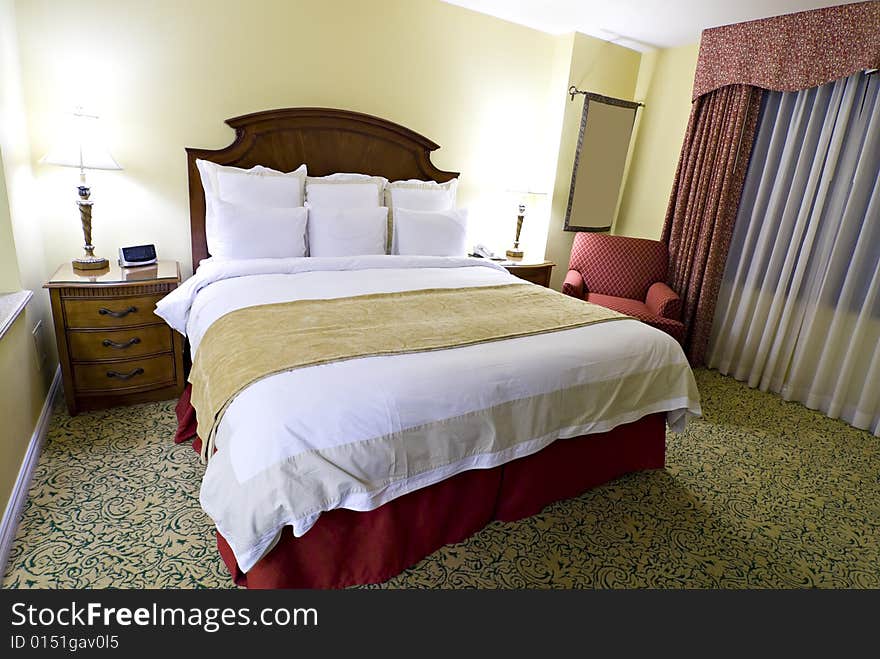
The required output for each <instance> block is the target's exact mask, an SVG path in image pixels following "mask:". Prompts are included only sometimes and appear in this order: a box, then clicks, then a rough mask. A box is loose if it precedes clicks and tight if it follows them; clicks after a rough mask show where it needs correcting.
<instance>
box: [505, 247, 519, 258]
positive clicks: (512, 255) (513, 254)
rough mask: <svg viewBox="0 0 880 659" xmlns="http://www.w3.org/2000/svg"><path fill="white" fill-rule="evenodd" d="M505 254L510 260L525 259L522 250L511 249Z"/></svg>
mask: <svg viewBox="0 0 880 659" xmlns="http://www.w3.org/2000/svg"><path fill="white" fill-rule="evenodd" d="M505 254H507V258H509V259H521V258H522V257H523V252H522V250H520V249H509V250H507V251H506V252H505Z"/></svg>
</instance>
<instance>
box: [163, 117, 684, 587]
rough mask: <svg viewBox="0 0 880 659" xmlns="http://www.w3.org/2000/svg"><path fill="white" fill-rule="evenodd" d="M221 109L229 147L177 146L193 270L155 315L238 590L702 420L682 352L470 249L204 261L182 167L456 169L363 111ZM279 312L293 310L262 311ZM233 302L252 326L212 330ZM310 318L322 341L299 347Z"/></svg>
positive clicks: (323, 582) (505, 501)
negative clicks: (171, 340) (175, 364)
mask: <svg viewBox="0 0 880 659" xmlns="http://www.w3.org/2000/svg"><path fill="white" fill-rule="evenodd" d="M227 123H228V124H229V125H230V126H231V127H232V128H234V129H235V132H236V137H235V140H234V142H233V143H232V144H231V145H230V146H228V147H226V148H224V149H220V150H216V151H210V150H204V149H187V156H188V167H189V170H188V171H189V192H190V225H191V234H192V258H193V267H194V270H195V275H194V277H192V278H191V279H190V280H188V281H187V282H185V283H184V285H183V286H181V287H180V288H179V289H178V290H177V291H176V292H175V293H174V294H172V295H171V296H169V298H166V300H163V301H162V303H160V309H159V310H158V311H157V313H160V315H162V316H163V318H165V319H166V321H168V322H169V324H171V325H172V327H174V328H175V329H177V330H179V331H181V332H183V333H186V334H187V336H188V341H189V344H190V346H191V353H192V354H194V355H195V359H194V362H193V364H194V368H193V372H192V373H191V374H190V380H191V382H193V383H194V387H187V390H186V391H185V393H184V396H183V397H182V398H181V400H180V402H179V404H178V409H177V411H178V420H179V429H178V434H177V437H176V440H177V441H183V440H185V439H190V438H194V437H195V445H196V447H197V449H198V450H200V451H201V452H202V454H203V455H204V456H205V457H206V458H209V461H208V466H207V469H206V473H205V477H204V480H203V483H202V489H201V496H200V500H201V503H202V506H203V508H204V509H205V510H206V511H207V512H208V514H209V515H210V516H211V517H212V519H213V520H214V521H215V524H216V526H217V528H218V531H217V545H218V549H219V551H220V554H221V556H222V558H223V560H224V562H225V564H226V566H227V567H228V569H229V571H230V574H231V575H232V578H233V580H234V581H235V583H237V584H239V585H242V586H247V587H251V588H340V587H346V586H350V585H355V584H368V583H376V582H381V581H385V580H387V579H388V578H390V577H392V576H394V575H396V574H398V573H400V572H401V571H402V570H404V569H406V568H407V567H409V566H411V565H413V564H414V563H416V562H418V561H419V560H420V559H422V558H424V557H425V556H427V555H428V554H430V553H431V552H433V551H435V550H436V549H438V548H439V547H441V546H443V545H445V544H449V543H454V542H459V541H461V540H464V539H466V538H467V537H469V536H471V535H473V534H474V533H476V532H477V531H479V530H480V529H481V528H483V527H484V526H485V525H486V524H487V523H489V522H490V521H492V520H503V521H513V520H516V519H521V518H523V517H526V516H529V515H533V514H535V513H537V512H539V511H540V510H541V509H542V508H544V507H545V506H546V505H548V504H550V503H552V502H553V501H557V500H560V499H565V498H570V497H574V496H577V495H579V494H580V493H582V492H584V491H585V490H587V489H589V488H591V487H595V486H596V485H599V484H601V483H604V482H607V481H608V480H610V479H613V478H616V477H618V476H620V475H622V474H625V473H628V472H632V471H637V470H643V469H659V468H662V467H663V466H664V455H665V430H666V425H667V423H668V424H669V425H670V427H672V428H674V429H681V428H682V427H683V425H684V424H685V423H686V421H687V419H688V418H689V417H690V416H693V415H698V414H699V413H700V407H699V396H698V393H697V390H696V384H695V382H694V379H693V375H692V373H691V371H690V368H689V367H688V364H687V360H686V358H685V357H684V354H683V353H682V351H681V348H680V347H679V346H678V344H677V343H676V342H675V341H674V340H672V339H670V337H668V336H667V335H665V334H664V333H662V332H659V331H657V330H655V329H653V328H650V327H648V326H646V325H644V324H642V323H640V322H638V321H636V320H634V319H628V318H622V317H618V315H617V314H615V313H614V312H608V313H607V314H606V313H605V312H604V311H602V310H601V308H599V307H596V306H595V305H588V304H586V303H583V302H580V301H575V300H573V299H571V298H566V296H562V295H561V294H559V293H555V292H550V291H547V290H546V289H543V288H540V287H538V286H536V285H534V284H528V283H525V282H522V281H521V280H516V279H515V278H513V277H512V276H511V275H510V274H509V273H507V272H506V271H504V270H503V269H502V268H500V267H498V266H496V265H494V264H492V263H491V262H489V261H487V260H485V259H483V260H480V259H469V258H458V257H429V256H424V257H422V256H361V257H349V258H342V257H336V258H332V257H326V258H324V257H304V258H291V259H251V260H242V261H231V262H230V261H223V260H220V261H219V262H218V261H217V260H216V259H211V258H209V256H210V255H209V253H208V244H207V241H206V236H205V195H204V192H203V188H202V183H201V179H200V176H199V171H198V168H197V165H196V161H197V160H199V159H201V160H207V161H210V162H213V163H217V164H219V165H231V166H236V167H242V168H248V167H252V166H255V165H263V166H266V167H271V168H273V169H277V170H280V171H283V172H290V171H293V170H295V169H296V168H297V167H300V166H301V165H303V164H306V165H307V166H308V173H309V175H311V176H325V175H329V174H333V173H336V172H362V173H367V174H370V175H375V176H382V177H385V178H387V179H388V180H391V181H396V180H406V179H419V180H427V181H435V182H437V183H444V182H448V181H450V180H452V179H454V178H455V177H457V174H456V173H454V172H446V171H442V170H439V169H437V168H436V167H435V166H434V165H433V164H432V163H431V160H430V153H431V152H432V151H434V150H436V149H437V148H438V146H437V145H436V144H434V143H433V142H431V141H430V140H428V139H427V138H425V137H422V136H421V135H418V134H416V133H415V132H413V131H411V130H409V129H407V128H404V127H402V126H399V125H397V124H394V123H391V122H389V121H386V120H383V119H379V118H376V117H372V116H369V115H364V114H360V113H354V112H349V111H343V110H331V109H323V108H294V109H284V110H272V111H266V112H258V113H255V114H250V115H246V116H243V117H238V118H235V119H230V120H228V121H227ZM563 298H565V299H564V300H563ZM572 304H575V305H579V306H575V307H572V306H570V305H572ZM468 305H471V306H468ZM544 307H546V309H544ZM471 308H479V309H480V313H469V312H467V311H466V310H467V309H471ZM276 309H278V310H279V311H280V310H285V311H290V312H292V313H290V314H288V315H284V316H272V318H271V319H268V318H266V314H267V312H268V311H270V310H271V311H273V312H274V310H276ZM382 309H387V310H388V311H387V312H382V311H381V310H382ZM455 309H460V311H458V312H456V311H455ZM542 309H544V310H543V311H542ZM393 310H396V312H397V313H400V315H401V316H402V318H398V317H392V315H393V313H394V311H393ZM462 310H464V311H462ZM383 313H385V315H383ZM322 314H329V315H326V316H325V315H322ZM334 314H336V315H334ZM340 314H343V315H340ZM542 314H543V315H542ZM585 314H591V315H590V316H589V318H587V315H585ZM609 314H611V315H609ZM244 316H247V319H248V323H250V324H246V325H245V326H246V327H248V328H250V330H249V332H246V333H241V332H239V333H234V332H233V333H228V334H224V333H223V332H221V331H220V328H221V327H227V326H228V325H229V326H231V325H230V323H227V321H230V320H231V319H233V318H238V317H244ZM340 317H343V318H345V319H346V321H345V322H340V321H339V320H338V319H339V318H340ZM362 317H363V320H361V318H362ZM313 318H318V320H317V321H313V320H310V319H313ZM548 318H552V319H553V321H552V323H553V324H552V325H547V324H546V323H547V322H548V321H547V319H548ZM328 319H329V320H328ZM309 322H314V323H316V326H320V328H321V332H325V328H326V327H334V328H335V330H334V331H336V332H337V334H330V335H329V338H327V337H324V335H323V334H322V335H321V336H322V337H323V338H321V340H319V341H318V342H317V343H316V344H314V345H315V346H317V347H314V348H312V347H309V349H308V350H306V349H304V348H303V346H302V345H300V343H302V344H308V345H309V346H312V345H313V344H312V343H309V342H308V341H311V340H312V338H313V336H314V332H313V328H312V327H311V326H308V325H307V324H308V323H309ZM361 322H363V323H369V324H367V325H358V323H361ZM255 323H256V324H255ZM303 323H304V324H303ZM566 323H568V324H566ZM429 324H433V325H436V326H437V327H439V328H441V329H438V330H437V331H430V330H428V329H426V327H427V326H428V325H429ZM342 325H345V326H346V327H342ZM352 327H354V328H355V330H354V334H352V330H351V328H352ZM254 328H260V329H259V330H256V329H254ZM358 328H361V329H359V330H358ZM364 328H370V330H371V331H366V330H365V329H364ZM372 330H375V331H372ZM444 332H446V333H448V334H449V335H450V336H455V337H457V338H455V339H454V341H453V340H452V339H448V338H443V337H441V338H439V339H438V336H439V335H442V334H444ZM444 336H445V335H444ZM298 337H299V338H300V339H301V341H300V342H298V341H297V338H298ZM306 337H309V339H308V341H307V340H306ZM339 337H342V338H341V339H340V338H339ZM322 341H323V343H322ZM361 342H363V343H364V344H365V345H363V346H361V345H359V344H360V343H361ZM342 344H344V349H343V348H338V349H337V347H336V346H340V345H342ZM399 344H405V345H406V347H401V345H399ZM318 350H321V351H323V352H321V359H318V358H317V357H315V359H311V354H310V352H309V351H315V352H316V355H317V351H318ZM340 350H342V352H341V353H340V352H339V351H340ZM249 351H250V352H249ZM268 351H273V352H268ZM304 352H305V354H302V353H304ZM288 353H291V354H293V353H296V357H295V359H297V360H299V361H290V362H288V361H285V360H288V359H294V357H291V356H289V355H288ZM325 353H326V354H327V355H329V357H325V356H324V355H325ZM248 355H250V356H248ZM310 359H311V361H310ZM236 360H238V361H237V362H236ZM259 361H264V362H266V364H269V365H270V366H264V367H263V370H262V371H259V372H257V371H254V374H252V375H251V376H248V377H249V378H250V379H248V377H244V376H243V379H242V380H241V382H243V383H245V384H241V383H238V384H231V385H229V386H228V387H227V383H226V381H225V379H224V378H225V377H226V376H225V374H226V373H227V372H233V371H234V372H238V371H240V370H242V369H244V370H247V369H253V368H256V367H254V363H255V362H259ZM233 362H236V364H235V366H234V367H233V366H230V364H233ZM206 364H207V366H206ZM286 364H287V365H288V366H285V365H286ZM293 364H295V365H296V366H295V367H293V366H290V365H293ZM212 366H213V368H214V370H213V371H212V372H213V375H212V376H211V377H208V375H207V372H208V371H209V370H210V368H211V367H212ZM218 373H219V374H218ZM224 387H227V388H228V392H227V393H226V394H223V395H217V396H216V398H217V403H216V404H215V405H214V406H208V405H207V404H206V401H207V400H208V399H210V398H211V396H214V394H215V393H217V392H218V391H220V390H222V389H223V388H224ZM209 394H210V395H209ZM191 399H194V400H191ZM196 401H198V404H196V405H195V408H198V409H200V410H202V413H201V414H199V415H197V414H196V413H195V408H194V406H193V404H192V403H193V402H196ZM205 410H209V412H210V413H206V412H205ZM197 417H202V418H197ZM207 417H210V419H208V418H207ZM196 435H200V436H201V439H200V438H199V437H197V436H196ZM203 440H205V441H203Z"/></svg>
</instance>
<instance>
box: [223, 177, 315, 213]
mask: <svg viewBox="0 0 880 659" xmlns="http://www.w3.org/2000/svg"><path fill="white" fill-rule="evenodd" d="M304 183H305V172H302V176H289V175H287V174H280V175H279V174H269V173H265V172H256V173H246V174H240V173H238V172H223V171H221V172H217V188H218V193H219V194H218V195H217V196H218V197H219V198H220V199H221V200H222V201H228V202H231V203H233V204H245V205H248V206H262V207H263V208H296V207H299V206H302V205H303V186H304Z"/></svg>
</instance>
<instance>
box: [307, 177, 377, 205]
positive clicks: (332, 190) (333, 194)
mask: <svg viewBox="0 0 880 659" xmlns="http://www.w3.org/2000/svg"><path fill="white" fill-rule="evenodd" d="M387 182H388V179H386V178H383V177H381V176H368V175H367V174H348V173H339V174H330V175H329V176H307V177H306V201H308V202H309V205H311V206H324V207H332V208H379V207H380V206H382V205H383V200H384V194H385V184H386V183H387Z"/></svg>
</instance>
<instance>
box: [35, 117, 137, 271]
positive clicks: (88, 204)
mask: <svg viewBox="0 0 880 659" xmlns="http://www.w3.org/2000/svg"><path fill="white" fill-rule="evenodd" d="M40 162H41V163H46V164H48V165H61V166H62V167H79V186H77V192H78V193H79V199H77V202H76V205H77V206H79V216H80V221H81V222H82V230H83V238H84V239H85V245H84V247H83V249H84V253H83V255H82V256H81V257H79V258H76V259H73V261H72V263H73V267H74V268H75V269H77V270H99V269H101V268H106V267H107V265H108V262H107V259H105V258H104V257H102V256H95V247H94V245H92V206H93V205H94V202H93V201H91V200H90V199H89V196H90V195H91V190H89V187H88V186H87V185H86V170H87V169H122V167H120V166H119V163H118V162H116V160H114V159H113V156H112V155H110V151H108V150H107V147H106V146H105V145H104V142H103V140H102V139H101V137H100V133H99V132H98V117H97V116H95V115H92V114H85V113H83V112H82V110H81V109H77V110H76V111H75V112H73V114H72V115H71V119H70V121H69V122H68V125H67V126H66V127H65V129H64V130H63V131H62V132H61V134H60V135H59V137H58V140H57V141H56V143H55V144H53V145H52V148H51V149H50V150H49V153H47V154H46V155H45V156H43V157H42V158H40Z"/></svg>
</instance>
